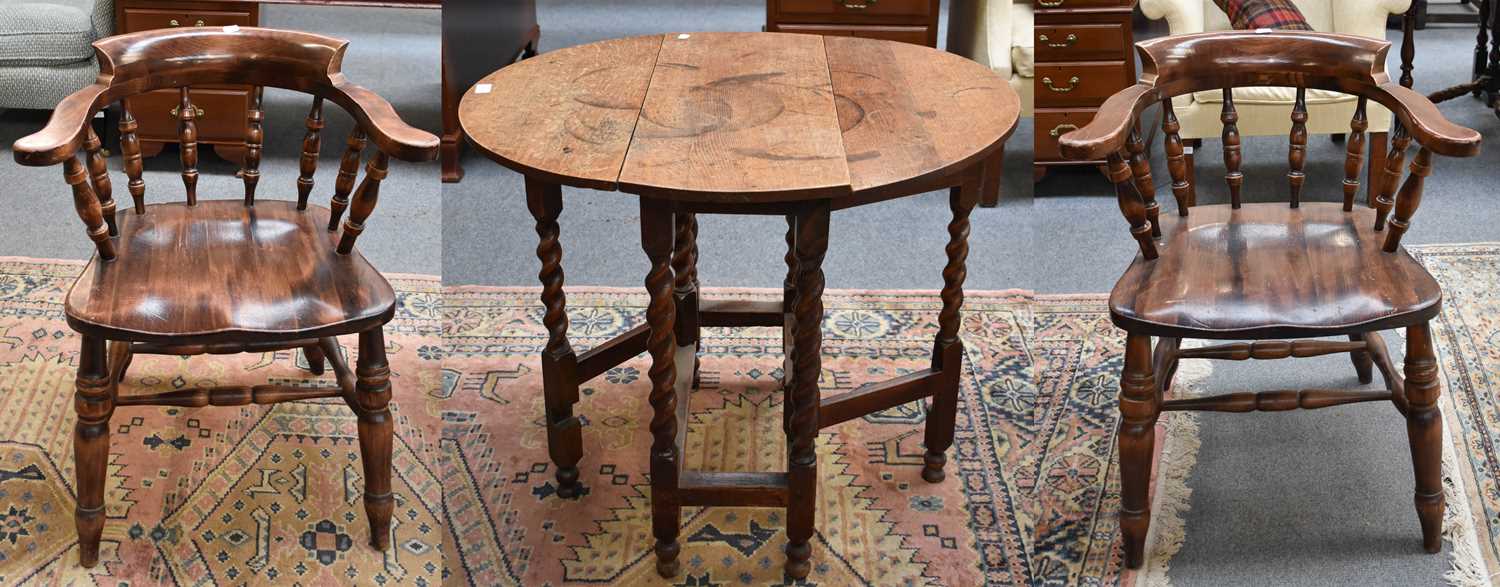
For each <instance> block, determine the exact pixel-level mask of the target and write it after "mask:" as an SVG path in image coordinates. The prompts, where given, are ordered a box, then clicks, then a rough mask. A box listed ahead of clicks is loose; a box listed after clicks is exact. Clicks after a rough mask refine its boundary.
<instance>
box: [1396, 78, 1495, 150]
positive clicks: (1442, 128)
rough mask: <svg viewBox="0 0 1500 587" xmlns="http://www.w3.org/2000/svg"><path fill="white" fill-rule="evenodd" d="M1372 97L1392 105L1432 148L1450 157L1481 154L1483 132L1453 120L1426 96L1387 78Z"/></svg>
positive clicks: (1420, 141) (1405, 124)
mask: <svg viewBox="0 0 1500 587" xmlns="http://www.w3.org/2000/svg"><path fill="white" fill-rule="evenodd" d="M1370 99H1372V100H1375V101H1376V102H1379V103H1380V104H1381V105H1383V106H1385V107H1386V108H1389V109H1390V111H1391V112H1392V113H1394V114H1395V115H1396V119H1397V120H1398V121H1400V123H1401V126H1403V127H1405V128H1406V130H1407V132H1409V133H1411V136H1412V138H1414V139H1416V141H1417V144H1419V145H1422V146H1423V147H1426V148H1427V149H1428V150H1431V151H1432V152H1434V153H1437V154H1439V155H1444V156H1447V157H1473V156H1474V155H1478V154H1479V140H1480V135H1479V133H1478V132H1477V131H1475V130H1474V129H1471V128H1468V127H1464V126H1459V125H1457V124H1453V123H1452V122H1450V121H1449V120H1448V119H1447V118H1446V117H1444V116H1443V113H1442V112H1441V111H1439V110H1438V108H1437V106H1436V105H1434V104H1433V103H1432V101H1430V100H1428V99H1427V97H1426V96H1423V95H1421V94H1418V93H1416V92H1413V91H1411V90H1410V89H1408V88H1405V87H1403V86H1401V85H1400V84H1396V83H1394V82H1385V83H1383V84H1380V85H1379V86H1377V87H1376V88H1375V90H1374V91H1373V92H1371V93H1370ZM1372 130H1373V129H1372Z"/></svg>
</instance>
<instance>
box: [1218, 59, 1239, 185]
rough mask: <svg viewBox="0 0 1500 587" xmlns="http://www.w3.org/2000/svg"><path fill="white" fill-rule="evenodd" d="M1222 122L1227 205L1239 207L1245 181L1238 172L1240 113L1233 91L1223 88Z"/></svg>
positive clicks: (1220, 117) (1220, 116) (1220, 119)
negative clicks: (1241, 190) (1235, 104)
mask: <svg viewBox="0 0 1500 587" xmlns="http://www.w3.org/2000/svg"><path fill="white" fill-rule="evenodd" d="M1219 121H1220V122H1223V123H1224V134H1223V140H1224V182H1225V183H1227V184H1229V205H1230V206H1231V207H1233V208H1235V209H1238V208H1239V207H1240V186H1241V185H1243V184H1244V183H1245V174H1243V173H1240V127H1239V125H1238V123H1239V121H1240V115H1239V113H1238V112H1235V110H1234V91H1233V89H1232V88H1224V110H1223V112H1222V113H1220V114H1219Z"/></svg>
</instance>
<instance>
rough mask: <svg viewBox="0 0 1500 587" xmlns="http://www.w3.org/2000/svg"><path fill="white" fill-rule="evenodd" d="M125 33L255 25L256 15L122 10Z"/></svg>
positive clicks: (229, 12)
mask: <svg viewBox="0 0 1500 587" xmlns="http://www.w3.org/2000/svg"><path fill="white" fill-rule="evenodd" d="M122 12H123V13H124V15H123V16H124V19H125V22H124V23H123V25H124V32H130V33H133V32H137V31H147V30H152V29H168V28H179V27H192V26H228V25H232V24H237V25H240V26H251V25H254V24H255V17H254V15H252V14H250V13H249V12H248V11H234V10H172V9H163V8H132V7H127V8H125V9H123V10H122Z"/></svg>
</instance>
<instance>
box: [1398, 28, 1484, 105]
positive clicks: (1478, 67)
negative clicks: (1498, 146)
mask: <svg viewBox="0 0 1500 587" xmlns="http://www.w3.org/2000/svg"><path fill="white" fill-rule="evenodd" d="M1477 2H1478V4H1479V36H1478V37H1477V38H1476V39H1475V40H1474V67H1473V70H1472V75H1471V76H1470V80H1469V81H1468V82H1466V83H1462V84H1458V85H1456V86H1453V87H1450V88H1445V89H1442V90H1439V91H1437V92H1433V93H1432V94H1431V95H1429V96H1428V99H1430V100H1432V101H1433V102H1439V103H1441V102H1446V101H1448V100H1452V99H1454V98H1457V97H1459V96H1463V95H1465V94H1471V95H1473V96H1474V97H1475V98H1481V99H1483V100H1484V105H1485V107H1486V108H1489V109H1491V110H1494V111H1495V116H1497V117H1500V100H1496V97H1497V96H1500V7H1497V6H1495V3H1494V1H1493V0H1477ZM1414 20H1415V17H1409V18H1407V19H1405V22H1404V23H1403V26H1404V27H1405V29H1406V31H1407V32H1406V35H1405V39H1404V42H1405V44H1406V47H1412V35H1411V32H1410V31H1411V29H1413V28H1416V27H1415V24H1414V22H1413V21H1414ZM1409 50H1410V49H1409ZM1402 67H1403V69H1405V70H1406V71H1408V72H1409V71H1410V70H1411V57H1410V56H1409V55H1407V54H1406V53H1403V61H1402Z"/></svg>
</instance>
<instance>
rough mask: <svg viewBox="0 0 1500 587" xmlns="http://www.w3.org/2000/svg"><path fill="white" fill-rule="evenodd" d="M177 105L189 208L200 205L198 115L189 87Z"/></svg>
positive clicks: (184, 184)
mask: <svg viewBox="0 0 1500 587" xmlns="http://www.w3.org/2000/svg"><path fill="white" fill-rule="evenodd" d="M181 94H182V99H181V100H180V101H179V102H178V103H177V120H178V124H177V138H178V140H179V141H181V154H182V186H183V187H184V188H186V190H187V203H188V205H189V206H196V205H198V123H197V122H196V121H197V119H198V115H197V113H196V112H194V111H193V101H192V98H190V97H189V96H188V88H187V86H183V87H182V88H181Z"/></svg>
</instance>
